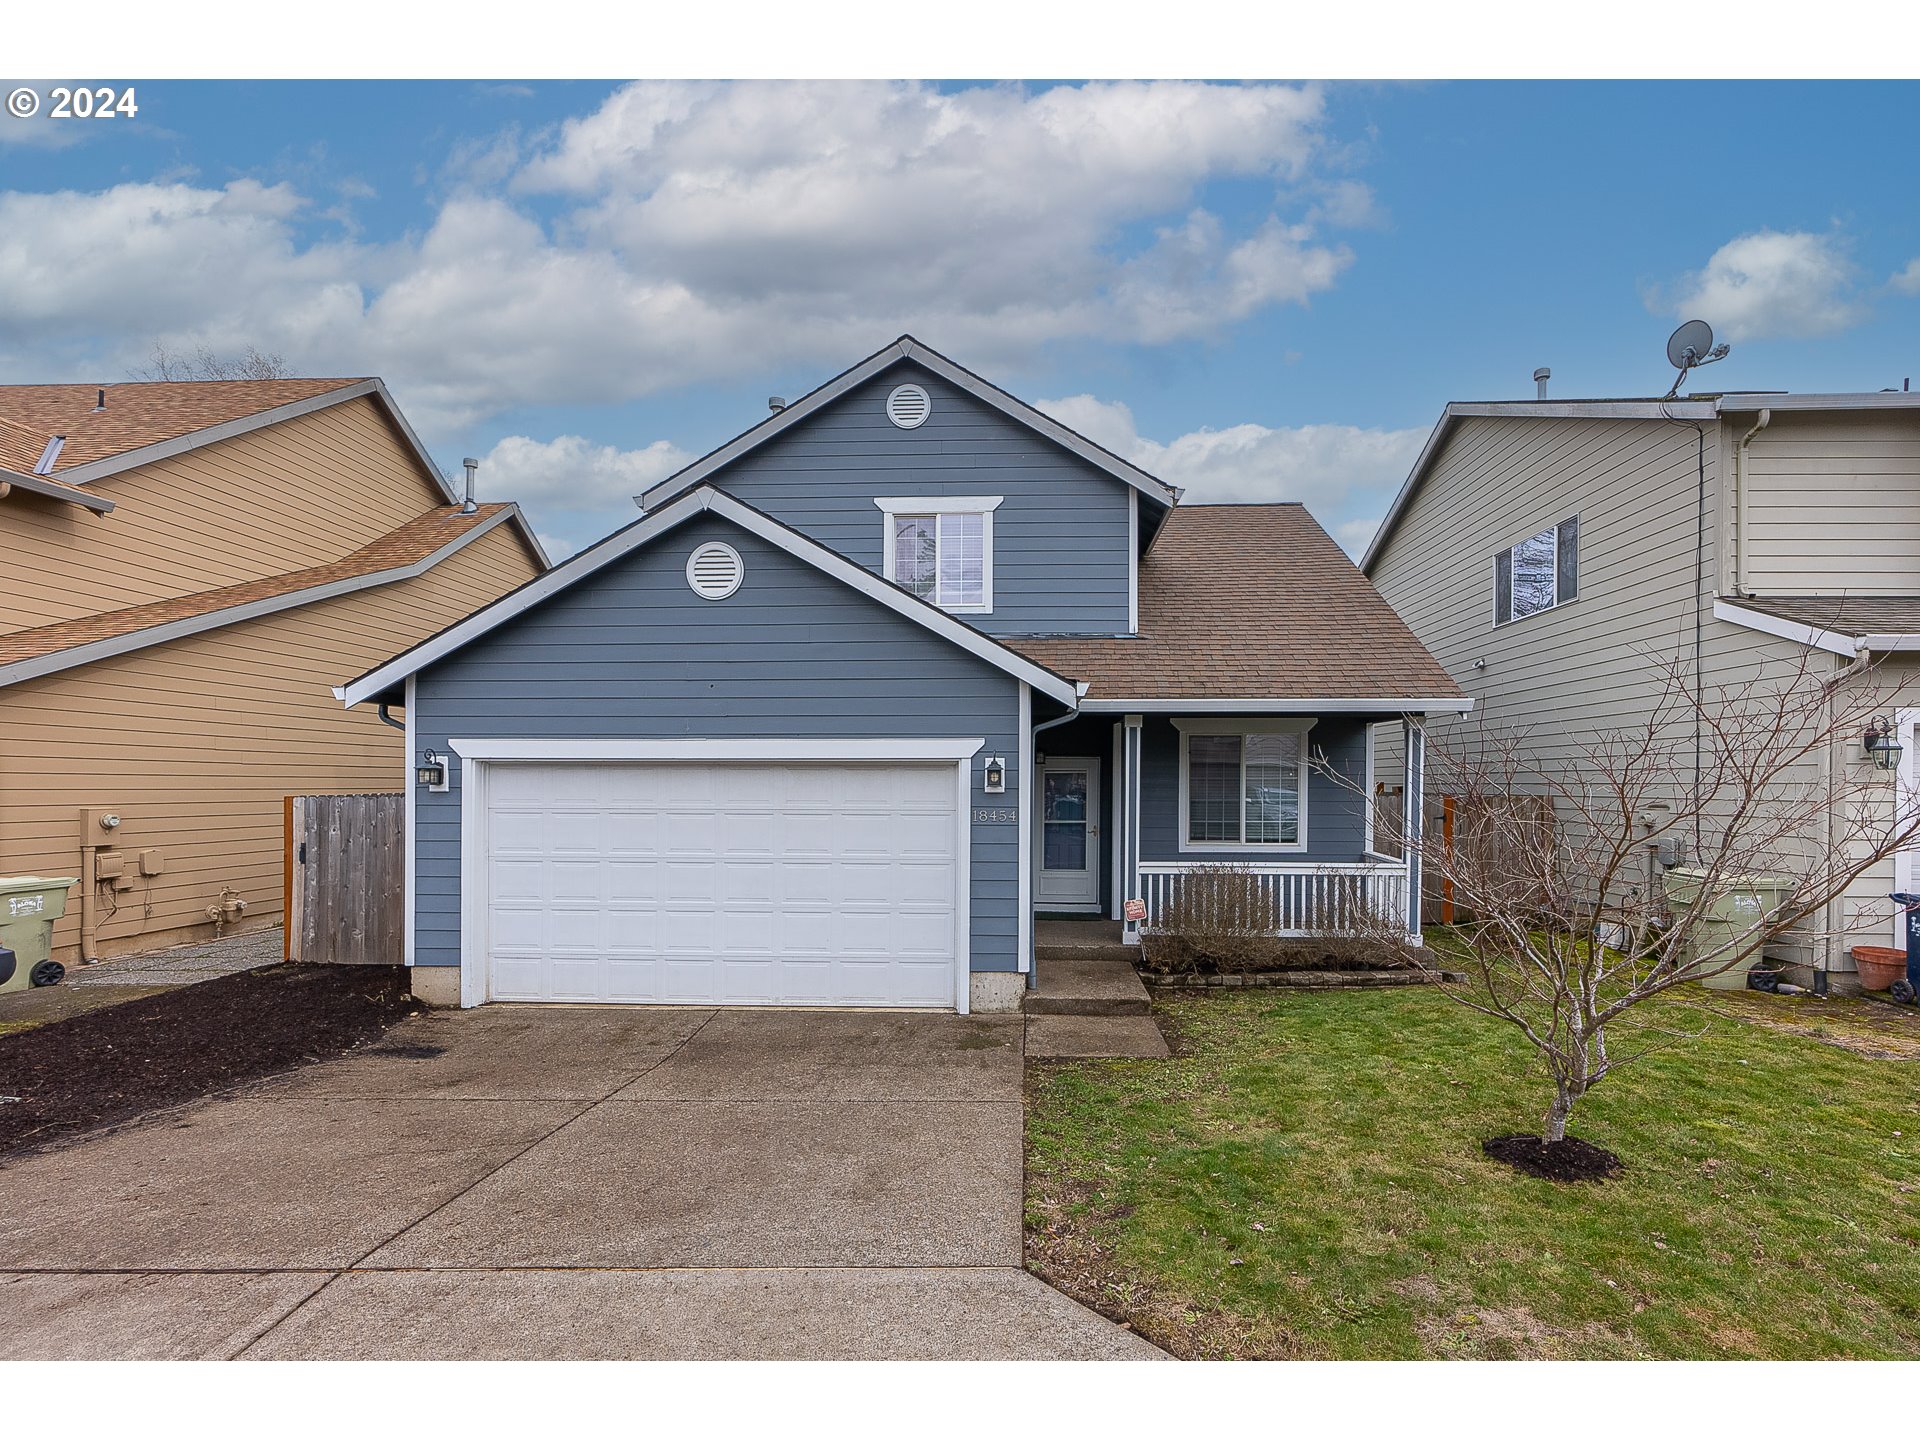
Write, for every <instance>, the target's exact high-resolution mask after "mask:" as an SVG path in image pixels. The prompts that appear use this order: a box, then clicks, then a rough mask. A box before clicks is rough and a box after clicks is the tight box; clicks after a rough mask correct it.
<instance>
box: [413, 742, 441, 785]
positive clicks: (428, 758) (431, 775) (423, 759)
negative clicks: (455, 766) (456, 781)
mask: <svg viewBox="0 0 1920 1440" xmlns="http://www.w3.org/2000/svg"><path fill="white" fill-rule="evenodd" d="M413 773H414V778H415V779H416V780H418V781H419V782H420V784H421V785H423V786H425V787H426V788H427V789H429V790H444V789H446V788H447V757H446V756H444V755H436V754H434V753H433V751H431V750H425V751H422V752H421V754H420V768H419V769H418V770H416V771H414V772H413Z"/></svg>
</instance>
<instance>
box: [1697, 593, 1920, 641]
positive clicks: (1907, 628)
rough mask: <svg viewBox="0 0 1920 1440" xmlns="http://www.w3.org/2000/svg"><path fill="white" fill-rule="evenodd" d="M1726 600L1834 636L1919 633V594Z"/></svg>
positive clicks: (1738, 598)
mask: <svg viewBox="0 0 1920 1440" xmlns="http://www.w3.org/2000/svg"><path fill="white" fill-rule="evenodd" d="M1727 603H1728V604H1730V605H1738V606H1739V607H1740V608H1741V609H1743V610H1757V611H1759V612H1760V613H1761V614H1762V615H1772V616H1774V617H1775V618H1776V619H1780V620H1791V621H1793V622H1794V623H1795V624H1798V625H1811V626H1813V627H1815V628H1817V629H1821V630H1830V631H1832V632H1833V633H1834V634H1836V635H1854V636H1859V635H1915V634H1920V595H1742V596H1738V597H1735V598H1731V599H1729V600H1728V602H1727Z"/></svg>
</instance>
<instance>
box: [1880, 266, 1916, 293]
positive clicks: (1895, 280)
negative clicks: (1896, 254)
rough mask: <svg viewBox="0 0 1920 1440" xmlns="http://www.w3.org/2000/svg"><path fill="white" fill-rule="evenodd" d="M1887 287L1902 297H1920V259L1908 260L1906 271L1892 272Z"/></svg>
mask: <svg viewBox="0 0 1920 1440" xmlns="http://www.w3.org/2000/svg"><path fill="white" fill-rule="evenodd" d="M1887 285H1888V286H1889V287H1890V288H1891V289H1894V290H1897V291H1898V292H1899V293H1900V294H1902V295H1920V257H1917V258H1915V259H1912V260H1909V261H1908V262H1907V268H1906V269H1904V270H1899V271H1896V272H1894V274H1893V275H1892V276H1891V277H1890V278H1889V279H1888V280H1887Z"/></svg>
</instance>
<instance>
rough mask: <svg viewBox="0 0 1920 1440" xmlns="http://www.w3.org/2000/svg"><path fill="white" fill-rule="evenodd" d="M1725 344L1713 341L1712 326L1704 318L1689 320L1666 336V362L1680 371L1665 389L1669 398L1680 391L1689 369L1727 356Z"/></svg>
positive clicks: (1709, 363)
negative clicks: (1668, 387) (1670, 387)
mask: <svg viewBox="0 0 1920 1440" xmlns="http://www.w3.org/2000/svg"><path fill="white" fill-rule="evenodd" d="M1727 348H1728V347H1727V346H1725V345H1716V344H1714V343H1713V327H1712V326H1711V325H1709V324H1707V322H1706V321H1704V320H1689V321H1687V323H1686V324H1684V325H1682V326H1681V327H1680V328H1679V329H1678V330H1676V331H1674V332H1673V334H1671V335H1669V336H1668V337H1667V363H1668V364H1670V365H1671V366H1673V368H1674V369H1675V370H1677V371H1679V372H1680V373H1679V374H1677V375H1675V376H1674V377H1673V388H1672V389H1671V390H1669V391H1667V395H1666V398H1667V399H1669V400H1671V399H1673V397H1674V396H1676V395H1678V394H1679V393H1680V387H1681V385H1683V384H1684V383H1685V382H1686V378H1687V374H1688V372H1689V371H1691V370H1693V369H1695V368H1696V367H1698V366H1701V365H1711V364H1713V362H1714V361H1716V360H1724V359H1726V358H1727Z"/></svg>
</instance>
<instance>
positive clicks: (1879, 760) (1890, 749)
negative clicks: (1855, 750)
mask: <svg viewBox="0 0 1920 1440" xmlns="http://www.w3.org/2000/svg"><path fill="white" fill-rule="evenodd" d="M1860 744H1861V745H1862V746H1863V747H1864V748H1865V750H1866V752H1867V758H1868V759H1869V760H1871V761H1873V763H1874V766H1875V767H1876V768H1877V769H1881V770H1898V769H1899V768H1900V752H1901V750H1902V749H1903V748H1904V747H1903V746H1902V745H1901V744H1900V742H1899V741H1898V740H1896V739H1894V738H1893V722H1892V721H1891V720H1869V721H1868V722H1867V733H1866V734H1864V735H1862V736H1861V737H1860Z"/></svg>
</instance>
